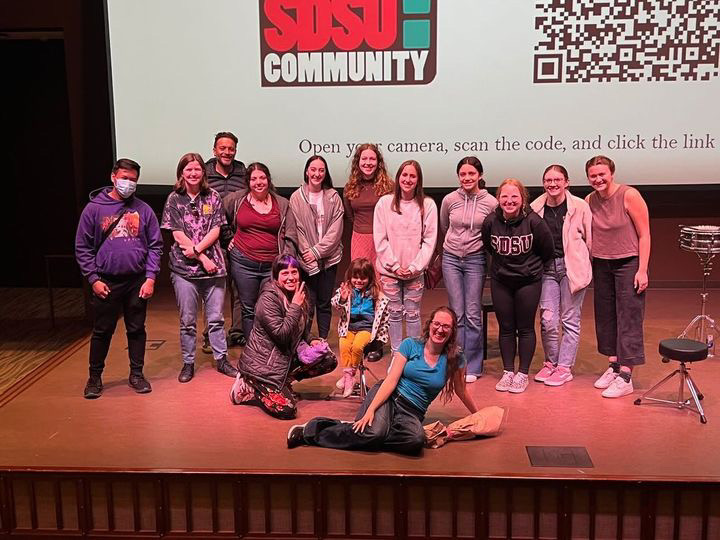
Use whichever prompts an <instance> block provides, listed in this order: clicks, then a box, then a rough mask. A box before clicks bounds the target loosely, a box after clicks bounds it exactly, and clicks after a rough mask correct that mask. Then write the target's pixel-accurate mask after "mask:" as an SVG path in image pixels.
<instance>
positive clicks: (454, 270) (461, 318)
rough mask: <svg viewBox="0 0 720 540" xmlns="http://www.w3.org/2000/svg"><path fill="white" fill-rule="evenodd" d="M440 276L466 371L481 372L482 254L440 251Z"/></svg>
mask: <svg viewBox="0 0 720 540" xmlns="http://www.w3.org/2000/svg"><path fill="white" fill-rule="evenodd" d="M442 271H443V280H444V281H445V286H446V287H447V294H448V300H449V301H450V307H451V308H452V310H453V311H454V312H455V314H456V315H457V318H458V327H457V343H458V344H459V345H460V346H461V347H462V349H463V351H464V352H465V360H466V361H467V373H468V375H481V374H482V372H483V337H482V336H483V323H482V292H483V287H484V286H485V254H484V253H483V252H480V253H472V254H470V255H467V256H465V257H458V256H457V255H453V254H452V253H448V252H447V251H445V252H443V260H442Z"/></svg>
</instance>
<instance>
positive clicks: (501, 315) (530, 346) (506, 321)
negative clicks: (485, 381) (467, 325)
mask: <svg viewBox="0 0 720 540" xmlns="http://www.w3.org/2000/svg"><path fill="white" fill-rule="evenodd" d="M541 290H542V281H541V280H538V281H533V282H532V283H527V284H523V285H513V284H506V283H502V282H500V281H498V280H496V279H493V280H492V285H491V288H490V292H491V293H492V300H493V304H494V306H495V315H496V317H497V320H498V325H499V326H500V339H499V341H500V355H501V356H502V361H503V369H505V371H514V370H515V353H516V352H518V353H519V355H520V366H519V368H518V371H519V372H520V373H524V374H525V375H527V374H528V371H530V362H532V358H533V354H535V342H536V338H535V313H536V312H537V307H538V303H539V302H540V292H541Z"/></svg>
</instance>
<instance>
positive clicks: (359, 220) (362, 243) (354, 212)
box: [343, 143, 393, 264]
mask: <svg viewBox="0 0 720 540" xmlns="http://www.w3.org/2000/svg"><path fill="white" fill-rule="evenodd" d="M392 191H393V182H392V179H391V178H390V176H389V175H388V173H387V169H386V167H385V160H384V159H383V156H382V153H381V152H380V149H379V148H378V147H377V146H376V145H374V144H372V143H365V144H359V145H358V146H357V147H356V148H355V154H354V155H353V158H352V164H351V166H350V178H349V180H348V182H347V184H345V188H344V189H343V204H344V206H345V217H346V219H347V220H348V221H349V222H350V223H351V224H352V238H351V240H350V260H351V261H354V260H356V259H360V258H363V259H368V260H369V261H370V262H371V263H373V264H375V259H376V254H375V244H374V242H373V213H374V211H375V205H376V204H377V202H378V200H380V197H382V196H383V195H387V194H388V193H392Z"/></svg>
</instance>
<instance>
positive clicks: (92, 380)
mask: <svg viewBox="0 0 720 540" xmlns="http://www.w3.org/2000/svg"><path fill="white" fill-rule="evenodd" d="M102 392H103V383H102V379H101V378H100V375H90V377H89V378H88V380H87V384H86V385H85V392H84V393H83V397H84V398H85V399H97V398H99V397H100V396H101V395H102Z"/></svg>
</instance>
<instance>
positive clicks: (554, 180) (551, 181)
mask: <svg viewBox="0 0 720 540" xmlns="http://www.w3.org/2000/svg"><path fill="white" fill-rule="evenodd" d="M564 182H565V179H564V178H545V179H543V184H558V185H560V184H562V183H564Z"/></svg>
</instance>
